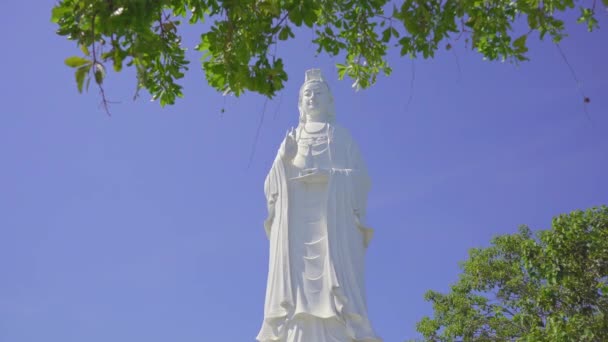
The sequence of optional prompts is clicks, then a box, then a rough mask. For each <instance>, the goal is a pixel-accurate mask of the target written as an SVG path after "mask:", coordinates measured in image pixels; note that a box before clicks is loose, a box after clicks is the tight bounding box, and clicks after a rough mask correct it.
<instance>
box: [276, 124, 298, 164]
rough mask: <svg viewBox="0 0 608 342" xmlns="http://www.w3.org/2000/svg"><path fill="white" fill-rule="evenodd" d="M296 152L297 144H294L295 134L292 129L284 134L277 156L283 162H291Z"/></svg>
mask: <svg viewBox="0 0 608 342" xmlns="http://www.w3.org/2000/svg"><path fill="white" fill-rule="evenodd" d="M296 152H298V143H297V142H296V133H295V130H294V129H293V127H292V128H291V130H289V131H287V133H286V134H285V139H283V143H281V147H280V148H279V155H280V156H281V158H283V159H285V160H291V159H293V157H295V156H296Z"/></svg>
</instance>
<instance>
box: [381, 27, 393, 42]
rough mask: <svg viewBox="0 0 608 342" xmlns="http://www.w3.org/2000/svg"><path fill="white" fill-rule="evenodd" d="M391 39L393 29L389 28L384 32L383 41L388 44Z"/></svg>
mask: <svg viewBox="0 0 608 342" xmlns="http://www.w3.org/2000/svg"><path fill="white" fill-rule="evenodd" d="M390 39H391V29H390V28H387V29H386V30H384V32H382V41H383V42H385V43H388V41H389V40H390Z"/></svg>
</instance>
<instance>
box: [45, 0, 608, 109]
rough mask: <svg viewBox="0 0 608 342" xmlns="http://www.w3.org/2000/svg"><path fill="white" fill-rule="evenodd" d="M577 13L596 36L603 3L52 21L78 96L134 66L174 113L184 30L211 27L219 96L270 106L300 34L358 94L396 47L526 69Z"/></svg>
mask: <svg viewBox="0 0 608 342" xmlns="http://www.w3.org/2000/svg"><path fill="white" fill-rule="evenodd" d="M602 2H603V6H606V5H608V0H602ZM576 6H578V7H579V8H580V16H579V20H578V21H579V22H580V23H585V24H586V25H587V27H588V29H589V30H593V29H595V28H597V26H598V22H597V19H596V3H595V1H594V2H593V3H590V2H588V1H582V0H544V1H540V0H519V1H504V0H404V1H397V2H390V3H389V1H388V0H330V1H315V0H239V1H237V0H61V1H59V3H58V4H57V5H56V6H55V7H54V8H53V11H52V18H51V20H52V21H53V22H54V23H56V24H57V25H58V30H57V33H58V34H59V35H62V36H65V37H66V38H68V39H70V40H74V41H76V43H77V45H78V46H79V47H80V48H81V50H82V51H83V53H84V56H83V57H69V58H68V60H69V61H68V60H66V64H68V65H70V66H73V67H74V68H76V71H75V75H76V83H77V86H78V89H79V91H82V89H83V84H84V83H85V80H86V83H87V84H88V82H89V81H90V78H91V77H93V78H94V79H95V81H96V83H97V84H99V85H100V86H101V84H102V81H103V79H104V78H105V75H106V74H105V67H104V65H105V64H106V63H110V64H112V66H113V69H114V70H115V71H117V72H118V71H121V70H122V68H123V66H124V65H125V64H126V65H127V66H132V67H135V69H136V71H137V89H138V90H139V89H142V88H143V89H146V90H147V91H148V92H150V94H151V95H152V98H153V99H159V100H160V104H161V105H165V104H173V103H174V102H175V100H176V98H177V97H182V96H183V94H182V87H181V86H180V85H179V84H178V83H177V82H178V80H179V79H181V78H182V77H183V76H184V73H185V72H186V71H187V70H188V63H189V61H187V60H186V58H185V47H184V46H183V43H182V38H181V35H180V31H179V28H180V25H181V24H182V21H188V22H189V23H190V24H197V23H203V22H205V21H206V20H210V19H211V20H212V22H211V23H209V25H207V26H205V27H208V28H207V29H204V31H203V32H202V33H201V36H200V41H199V42H198V44H197V45H196V47H195V48H196V50H198V51H200V52H201V54H202V61H201V63H202V68H203V70H204V73H205V77H206V78H207V81H208V83H209V84H210V85H211V86H212V87H214V88H215V89H217V90H218V91H221V92H224V93H225V94H227V93H233V94H235V95H237V96H238V95H240V94H242V93H243V92H245V91H252V92H257V93H259V94H262V95H264V96H266V97H269V98H271V97H273V96H274V95H275V94H276V92H277V91H279V90H280V89H282V88H283V86H284V82H285V81H286V80H287V74H286V72H285V70H284V63H283V60H282V59H281V58H280V57H279V56H278V55H277V50H278V49H277V46H278V45H279V43H280V42H281V41H285V40H289V39H294V38H295V33H294V29H295V28H296V27H308V28H310V29H311V30H312V31H313V32H314V38H313V39H312V42H313V44H314V45H315V46H316V50H317V52H318V53H327V54H329V55H331V56H343V58H344V59H343V62H341V63H338V64H337V70H338V76H339V77H340V78H343V77H345V76H348V77H350V78H351V79H352V80H353V86H354V87H355V88H357V89H358V88H367V87H369V86H371V85H373V84H374V83H375V82H376V79H377V76H378V75H379V74H380V73H384V74H386V75H389V74H390V73H391V68H390V67H389V63H388V60H387V51H388V49H389V48H391V47H396V48H398V49H399V50H400V52H401V55H402V56H406V55H408V56H410V57H411V58H415V57H417V56H420V55H421V56H422V57H424V58H431V57H433V56H434V55H435V53H436V52H437V51H438V50H439V49H440V48H441V46H442V45H443V44H444V43H445V49H450V48H452V46H453V44H455V43H456V42H458V41H464V44H465V45H466V46H469V47H470V48H471V49H474V50H476V51H478V52H479V53H480V54H481V55H483V56H484V58H486V59H489V60H497V59H499V60H509V61H512V62H516V63H517V62H519V61H524V60H527V56H526V53H527V51H528V47H527V38H528V37H529V35H530V34H532V33H534V32H537V33H538V34H539V36H540V37H541V38H544V37H545V36H547V35H548V36H550V37H551V39H552V40H553V41H554V42H559V41H560V40H561V39H562V38H563V37H564V36H565V35H566V31H565V25H564V22H563V21H562V20H561V19H559V15H560V13H562V12H564V11H567V10H571V9H573V8H575V7H576ZM599 6H602V5H601V4H600V5H599ZM388 13H390V14H388ZM517 21H521V22H522V23H526V24H527V28H526V30H525V31H523V32H516V30H515V29H514V23H515V22H517ZM89 51H90V52H89ZM76 58H80V59H78V62H76V60H77V59H76ZM85 59H86V60H88V62H86V63H85V62H83V60H85Z"/></svg>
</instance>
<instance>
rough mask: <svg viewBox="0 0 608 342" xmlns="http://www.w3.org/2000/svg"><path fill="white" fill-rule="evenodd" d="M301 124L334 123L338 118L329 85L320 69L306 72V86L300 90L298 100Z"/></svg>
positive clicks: (303, 85)
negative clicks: (311, 122)
mask: <svg viewBox="0 0 608 342" xmlns="http://www.w3.org/2000/svg"><path fill="white" fill-rule="evenodd" d="M298 109H299V110H300V122H302V123H304V122H306V121H309V120H312V121H322V122H330V123H333V122H334V119H335V117H336V110H335V108H334V98H333V96H332V95H331V92H330V90H329V85H328V84H327V82H325V80H324V79H323V75H322V74H321V70H320V69H310V70H307V71H306V77H305V79H304V84H302V87H301V88H300V97H299V100H298Z"/></svg>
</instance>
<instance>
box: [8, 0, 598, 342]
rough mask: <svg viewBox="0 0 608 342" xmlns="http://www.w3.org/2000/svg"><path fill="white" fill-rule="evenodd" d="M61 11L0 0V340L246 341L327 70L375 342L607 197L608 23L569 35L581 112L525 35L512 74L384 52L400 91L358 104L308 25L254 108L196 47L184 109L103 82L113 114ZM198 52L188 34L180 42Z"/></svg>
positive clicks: (251, 98) (470, 58)
mask: <svg viewBox="0 0 608 342" xmlns="http://www.w3.org/2000/svg"><path fill="white" fill-rule="evenodd" d="M53 4H54V1H45V2H44V3H41V4H39V5H38V6H34V5H32V4H29V3H28V2H9V3H7V4H5V5H4V9H5V11H6V12H7V13H10V15H7V16H6V17H5V18H4V19H3V20H2V22H1V23H0V27H1V28H2V30H3V31H4V32H6V33H7V34H5V35H4V44H3V45H4V50H3V51H4V53H3V54H2V55H1V57H0V58H1V61H2V65H3V72H2V74H3V81H2V82H1V83H0V87H1V89H0V90H1V91H0V94H2V95H1V96H2V100H3V101H2V102H3V104H4V105H3V109H2V113H3V115H2V118H1V120H2V122H1V124H0V158H1V166H2V167H0V277H1V278H0V342H38V341H61V342H72V341H74V342H77V341H78V342H80V341H88V342H102V341H103V342H106V341H117V342H123V341H124V342H127V341H129V342H130V341H147V342H166V341H180V342H190V341H192V342H194V341H197V342H200V341H222V342H223V341H226V342H233V341H234V342H243V341H253V339H254V337H255V335H256V334H257V332H258V329H259V327H260V323H261V320H262V312H263V301H264V289H265V286H266V272H267V258H268V244H267V240H266V237H265V234H264V230H263V227H262V221H263V220H264V218H265V214H266V213H265V210H266V207H265V201H264V197H263V191H262V186H263V181H264V177H265V175H266V173H267V171H268V169H269V168H270V165H271V162H272V160H273V159H274V156H275V153H276V149H277V148H278V145H279V143H280V140H281V138H282V137H283V136H284V134H285V131H286V130H287V129H288V128H289V127H291V126H294V125H296V124H297V116H298V113H297V92H298V89H299V87H300V85H301V83H302V80H303V78H304V71H305V70H306V69H308V68H310V67H320V68H322V69H323V72H324V74H325V76H326V78H327V79H328V82H329V84H330V86H331V88H332V91H333V93H334V97H335V99H336V109H337V121H338V122H339V123H340V124H342V125H343V126H345V127H347V128H349V129H350V130H351V132H352V134H353V136H354V137H355V139H356V140H357V141H358V143H359V145H360V148H361V151H362V153H363V156H364V158H365V159H366V162H367V164H368V166H369V170H370V174H371V177H372V182H373V189H372V191H371V193H370V199H369V209H368V216H369V217H368V220H369V223H370V225H372V226H373V227H374V228H375V229H376V235H375V238H374V240H373V241H372V244H371V246H370V248H369V250H368V255H367V284H368V304H369V313H370V317H371V319H372V322H373V324H374V326H375V329H376V330H377V332H378V333H379V335H381V336H382V337H383V338H384V339H385V341H387V342H392V341H402V340H403V339H405V338H416V337H417V336H418V335H417V333H416V332H415V323H416V322H417V321H418V320H419V319H420V318H421V317H422V316H423V315H426V314H429V313H431V307H430V305H429V304H428V303H426V302H424V300H423V298H422V296H423V294H424V292H425V291H426V290H429V289H434V290H441V291H443V290H446V289H447V288H448V285H449V284H450V283H452V282H454V281H455V280H456V279H457V275H458V273H459V270H458V261H460V260H463V259H464V258H465V257H466V255H467V250H468V249H469V248H472V247H480V246H486V245H488V243H489V240H490V238H491V237H492V236H494V235H497V234H503V233H512V232H515V231H516V230H517V227H518V226H519V225H520V224H528V225H529V226H530V227H531V228H533V229H544V228H548V227H549V226H550V222H551V218H552V217H553V216H555V215H557V214H560V213H565V212H569V211H572V210H575V209H583V208H588V207H591V206H594V205H600V204H606V203H607V202H608V178H607V177H606V175H607V174H608V172H607V171H608V134H607V133H606V132H607V131H608V115H607V114H608V110H607V109H608V96H607V95H606V94H607V89H608V64H606V62H605V61H606V56H607V55H608V48H607V46H606V44H605V42H606V41H608V33H607V32H608V31H606V27H607V25H608V20H606V16H605V14H603V13H602V14H601V15H600V17H601V18H600V25H601V26H602V29H600V30H599V31H597V32H594V33H587V32H586V31H585V28H584V27H583V26H580V25H575V24H573V20H569V21H568V24H569V26H568V27H569V32H570V37H569V38H567V39H566V40H565V41H564V42H563V43H562V49H563V51H564V52H565V54H566V55H567V57H568V59H569V61H570V64H571V65H572V66H573V68H574V70H575V71H576V73H577V76H578V78H579V79H580V80H581V81H582V84H581V89H582V91H583V92H584V93H585V94H586V95H587V96H589V97H590V99H591V103H590V104H589V105H588V106H587V111H588V117H587V115H586V114H585V111H584V106H583V102H582V98H581V95H580V93H579V89H578V88H577V85H576V83H575V81H574V80H573V78H572V75H571V74H570V71H569V69H568V67H567V66H566V64H565V63H564V61H563V60H562V57H561V56H560V54H559V53H558V51H557V49H556V48H555V46H553V45H552V44H551V43H549V42H545V43H542V44H541V43H539V42H538V41H537V40H536V39H531V40H530V44H531V53H530V57H531V59H532V61H531V62H528V63H524V64H521V65H520V66H514V65H512V64H508V63H499V62H494V63H489V62H484V61H482V58H481V57H480V55H478V54H476V53H475V52H472V51H469V50H466V49H464V48H463V47H462V46H461V45H459V44H453V45H455V49H454V50H453V51H449V52H445V51H443V52H439V53H438V55H437V57H436V58H435V59H434V60H416V61H415V62H412V61H411V60H409V59H399V58H398V51H392V52H391V59H390V62H391V66H392V67H393V69H394V72H393V75H392V76H390V77H389V78H387V77H380V78H379V80H378V83H377V84H376V85H375V86H374V87H373V88H371V89H369V90H364V91H359V92H355V91H353V89H352V88H351V86H350V81H338V80H337V77H336V72H335V68H334V66H333V64H334V63H336V62H340V60H338V59H335V60H333V59H331V58H327V57H324V56H319V57H315V56H314V55H315V54H314V48H313V47H312V46H311V45H309V43H308V40H309V38H310V36H311V32H310V30H302V31H300V32H298V35H299V36H298V40H297V41H295V42H290V43H285V44H283V45H281V46H279V48H278V53H279V54H280V55H281V56H282V57H283V58H284V60H285V65H286V69H287V71H288V73H289V75H290V79H289V81H288V83H287V85H286V88H285V90H284V91H283V92H282V93H281V94H280V95H279V96H277V98H276V99H274V100H272V101H268V103H267V104H266V105H265V100H264V99H263V98H261V97H260V96H257V95H252V94H247V95H244V96H242V97H240V98H234V97H222V96H221V95H220V94H217V93H215V92H214V91H213V90H212V89H211V88H209V87H208V86H207V85H206V84H205V81H204V77H203V75H202V73H201V72H200V70H199V66H198V64H197V63H198V58H199V56H198V55H197V54H196V53H194V52H190V53H189V56H190V59H191V60H192V62H193V63H192V64H191V72H190V73H189V74H188V75H187V77H186V79H185V80H184V82H183V84H184V86H185V99H183V100H181V101H179V102H178V103H177V105H175V106H172V107H171V106H170V107H166V108H164V109H161V108H160V106H159V105H158V103H156V102H150V101H148V98H149V96H147V94H145V93H142V97H141V98H140V99H139V100H137V101H135V102H133V101H132V100H131V97H132V94H133V91H134V88H135V80H134V78H133V74H132V71H129V70H126V72H123V73H121V74H115V73H110V74H109V76H108V79H107V84H106V91H107V93H108V97H109V98H110V99H111V100H114V101H119V102H120V103H119V104H115V105H113V106H112V107H111V111H112V117H108V116H106V115H105V114H104V112H103V110H102V109H101V107H100V106H99V101H100V98H99V96H98V94H97V91H96V90H95V87H93V86H92V87H91V91H90V92H89V93H88V94H84V95H79V94H78V93H77V90H76V86H75V82H74V79H73V77H74V76H73V73H72V70H70V69H69V68H67V67H66V66H64V65H63V60H64V58H65V57H67V56H70V55H75V54H78V53H79V52H78V50H77V48H76V47H75V45H74V44H73V43H72V42H68V41H66V40H65V39H64V38H63V37H59V36H56V35H55V34H54V31H55V27H54V26H53V24H51V23H50V22H49V17H50V9H51V7H52V5H53ZM569 19H572V18H569ZM197 36H198V34H197V32H196V30H195V29H193V28H190V29H188V30H187V32H186V37H185V43H186V44H187V45H188V46H190V47H193V46H194V45H195V44H196V37H197ZM412 63H414V66H413V67H412ZM412 71H414V72H415V76H414V79H413V82H412ZM410 97H411V100H410ZM222 108H224V112H223V113H222ZM260 120H262V124H261V129H260V134H259V138H258V139H257V145H256V148H255V153H254V155H253V159H252V162H251V164H250V165H249V166H248V162H249V159H250V156H251V154H252V150H253V148H252V144H253V142H254V141H255V140H256V139H255V136H256V130H257V127H258V123H259V122H260Z"/></svg>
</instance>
